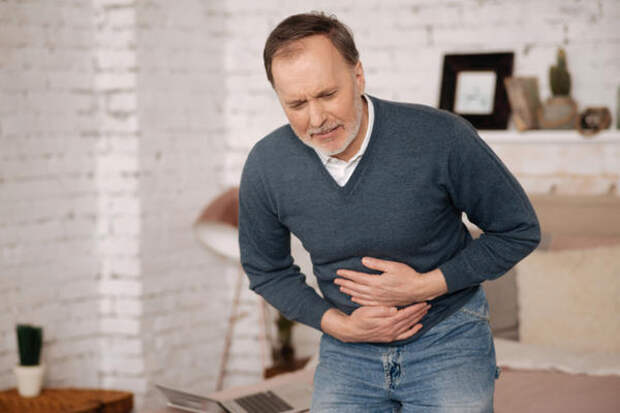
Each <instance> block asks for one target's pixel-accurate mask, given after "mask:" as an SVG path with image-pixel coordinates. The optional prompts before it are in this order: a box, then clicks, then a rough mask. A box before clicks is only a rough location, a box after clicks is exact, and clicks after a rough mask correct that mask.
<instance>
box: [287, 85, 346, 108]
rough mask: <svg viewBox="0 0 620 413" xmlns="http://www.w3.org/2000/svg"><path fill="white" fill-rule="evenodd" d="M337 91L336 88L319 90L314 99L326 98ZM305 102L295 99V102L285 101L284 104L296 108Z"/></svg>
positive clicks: (304, 100)
mask: <svg viewBox="0 0 620 413" xmlns="http://www.w3.org/2000/svg"><path fill="white" fill-rule="evenodd" d="M337 90H338V88H337V87H332V88H327V89H323V90H321V91H320V92H319V93H317V94H316V95H315V96H314V97H315V98H320V97H323V96H327V95H329V94H331V93H334V92H336V91H337ZM304 102H306V99H295V100H285V101H284V103H286V104H287V105H288V106H296V105H300V104H302V103H304Z"/></svg>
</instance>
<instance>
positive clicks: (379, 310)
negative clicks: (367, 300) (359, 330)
mask: <svg viewBox="0 0 620 413" xmlns="http://www.w3.org/2000/svg"><path fill="white" fill-rule="evenodd" d="M358 310H363V311H364V315H365V316H366V317H374V318H389V317H392V316H395V315H397V314H398V309H397V308H396V307H387V306H383V305H382V306H376V307H360V309H358Z"/></svg>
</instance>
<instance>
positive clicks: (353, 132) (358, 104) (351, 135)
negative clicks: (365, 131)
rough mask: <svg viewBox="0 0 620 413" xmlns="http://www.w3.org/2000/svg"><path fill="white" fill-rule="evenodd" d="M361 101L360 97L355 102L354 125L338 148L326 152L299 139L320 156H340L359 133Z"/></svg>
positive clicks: (362, 109) (362, 106)
mask: <svg viewBox="0 0 620 413" xmlns="http://www.w3.org/2000/svg"><path fill="white" fill-rule="evenodd" d="M362 99H363V98H362V97H361V96H360V98H359V99H357V100H356V103H355V123H354V124H353V128H352V129H351V132H350V133H349V136H347V139H346V140H345V141H344V143H343V144H342V146H341V147H340V148H336V149H334V150H332V151H329V152H326V151H325V150H324V149H322V148H319V147H318V146H315V145H312V144H311V143H310V142H306V141H305V140H304V139H300V140H301V141H302V142H303V143H304V144H306V145H307V146H309V147H311V148H312V149H314V150H315V151H319V152H321V154H323V155H325V156H334V155H338V154H341V153H342V152H344V151H345V150H346V149H347V148H348V147H349V145H351V142H353V141H354V140H355V138H356V137H357V134H358V133H359V131H360V127H361V126H362V115H363V114H364V104H363V103H362Z"/></svg>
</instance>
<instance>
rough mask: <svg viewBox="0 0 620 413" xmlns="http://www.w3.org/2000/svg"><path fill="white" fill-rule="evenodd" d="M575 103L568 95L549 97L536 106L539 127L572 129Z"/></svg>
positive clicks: (574, 119) (575, 108) (575, 110)
mask: <svg viewBox="0 0 620 413" xmlns="http://www.w3.org/2000/svg"><path fill="white" fill-rule="evenodd" d="M576 120H577V103H575V101H574V100H573V99H572V98H571V97H570V96H555V97H550V98H549V99H547V100H546V101H545V103H543V105H542V106H541V107H540V108H538V125H539V126H540V128H541V129H574V128H575V121H576Z"/></svg>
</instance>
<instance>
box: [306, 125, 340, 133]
mask: <svg viewBox="0 0 620 413" xmlns="http://www.w3.org/2000/svg"><path fill="white" fill-rule="evenodd" d="M340 125H341V124H340V123H337V122H333V123H328V124H325V125H323V126H321V127H320V128H312V129H308V135H316V134H320V133H325V132H329V131H331V130H332V129H336V128H337V127H338V126H340Z"/></svg>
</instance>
